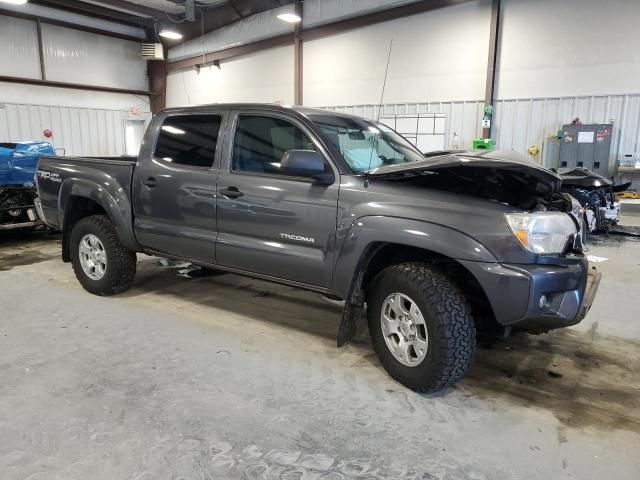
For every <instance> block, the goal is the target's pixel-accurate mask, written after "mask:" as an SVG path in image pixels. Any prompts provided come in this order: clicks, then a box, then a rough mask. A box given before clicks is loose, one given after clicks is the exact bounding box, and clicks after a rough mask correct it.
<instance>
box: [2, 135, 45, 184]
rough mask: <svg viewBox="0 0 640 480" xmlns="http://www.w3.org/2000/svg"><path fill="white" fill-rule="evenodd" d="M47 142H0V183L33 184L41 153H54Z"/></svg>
mask: <svg viewBox="0 0 640 480" xmlns="http://www.w3.org/2000/svg"><path fill="white" fill-rule="evenodd" d="M55 154H56V152H55V150H54V149H53V147H52V146H51V144H50V143H47V142H18V143H0V185H25V184H33V175H34V174H35V171H36V165H37V164H38V159H39V158H40V156H41V155H55Z"/></svg>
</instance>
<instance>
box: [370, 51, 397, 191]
mask: <svg viewBox="0 0 640 480" xmlns="http://www.w3.org/2000/svg"><path fill="white" fill-rule="evenodd" d="M392 47H393V38H392V39H391V41H390V42H389V53H388V54H387V66H386V68H385V69H384V80H383V81H382V92H381V93H380V104H379V105H378V116H377V117H376V123H378V122H379V121H380V115H382V102H383V100H384V90H385V87H386V86H387V74H388V73H389V62H390V61H391V48H392ZM371 140H372V141H371V154H370V155H369V167H368V168H367V174H366V177H365V179H364V186H365V188H366V187H368V186H369V171H370V170H371V161H372V160H373V150H374V143H373V142H374V141H376V140H375V136H372V137H371Z"/></svg>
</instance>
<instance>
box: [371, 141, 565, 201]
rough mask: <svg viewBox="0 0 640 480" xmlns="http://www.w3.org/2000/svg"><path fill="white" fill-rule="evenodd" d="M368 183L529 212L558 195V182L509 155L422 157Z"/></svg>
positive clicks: (375, 173) (379, 172) (381, 171)
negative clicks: (426, 190) (421, 189)
mask: <svg viewBox="0 0 640 480" xmlns="http://www.w3.org/2000/svg"><path fill="white" fill-rule="evenodd" d="M369 175H370V178H371V179H372V180H375V179H379V180H384V181H392V182H407V183H411V184H414V185H422V186H425V187H429V188H436V189H441V190H446V191H450V192H456V193H461V194H468V195H474V196H477V197H482V198H487V199H490V200H494V201H498V202H502V203H507V204H509V205H512V206H515V207H518V208H522V209H533V208H535V207H536V206H537V205H538V204H539V203H540V201H541V200H545V199H549V198H551V197H552V196H553V195H555V194H557V193H558V192H559V191H560V188H561V185H562V178H561V177H560V176H558V175H556V174H555V173H553V172H552V171H550V170H547V169H546V168H543V167H541V166H540V165H538V164H536V163H534V162H532V161H531V160H529V159H528V158H526V157H524V156H523V155H520V154H518V153H516V152H513V151H480V152H478V151H468V152H467V151H452V152H433V153H427V154H425V158H424V160H420V161H417V162H408V163H400V164H395V165H386V166H383V167H380V168H376V169H374V170H371V171H370V172H369Z"/></svg>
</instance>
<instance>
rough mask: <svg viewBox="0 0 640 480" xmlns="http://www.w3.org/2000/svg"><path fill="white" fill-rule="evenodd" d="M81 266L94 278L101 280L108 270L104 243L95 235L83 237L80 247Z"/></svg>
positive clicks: (88, 275)
mask: <svg viewBox="0 0 640 480" xmlns="http://www.w3.org/2000/svg"><path fill="white" fill-rule="evenodd" d="M78 254H79V257H80V266H81V267H82V270H83V271H84V273H85V274H86V275H87V277H89V278H90V279H92V280H100V279H101V278H102V277H104V274H105V272H106V271H107V254H106V252H105V250H104V245H102V242H101V241H100V240H99V239H98V237H96V236H95V235H93V234H91V233H89V234H87V235H85V236H84V237H82V239H81V240H80V247H79V252H78Z"/></svg>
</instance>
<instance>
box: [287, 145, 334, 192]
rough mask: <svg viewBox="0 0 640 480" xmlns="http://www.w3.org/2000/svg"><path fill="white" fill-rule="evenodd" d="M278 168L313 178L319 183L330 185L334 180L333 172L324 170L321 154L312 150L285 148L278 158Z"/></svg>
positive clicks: (299, 175) (290, 173) (295, 174)
mask: <svg viewBox="0 0 640 480" xmlns="http://www.w3.org/2000/svg"><path fill="white" fill-rule="evenodd" d="M280 169H281V170H282V172H283V173H286V174H288V175H294V176H296V177H307V178H313V179H314V180H315V181H316V183H319V184H321V185H330V184H331V183H333V180H334V178H333V173H331V172H329V173H327V172H325V161H324V159H323V158H322V155H320V154H319V153H318V152H315V151H313V150H287V151H286V152H284V154H283V155H282V159H281V160H280Z"/></svg>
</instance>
